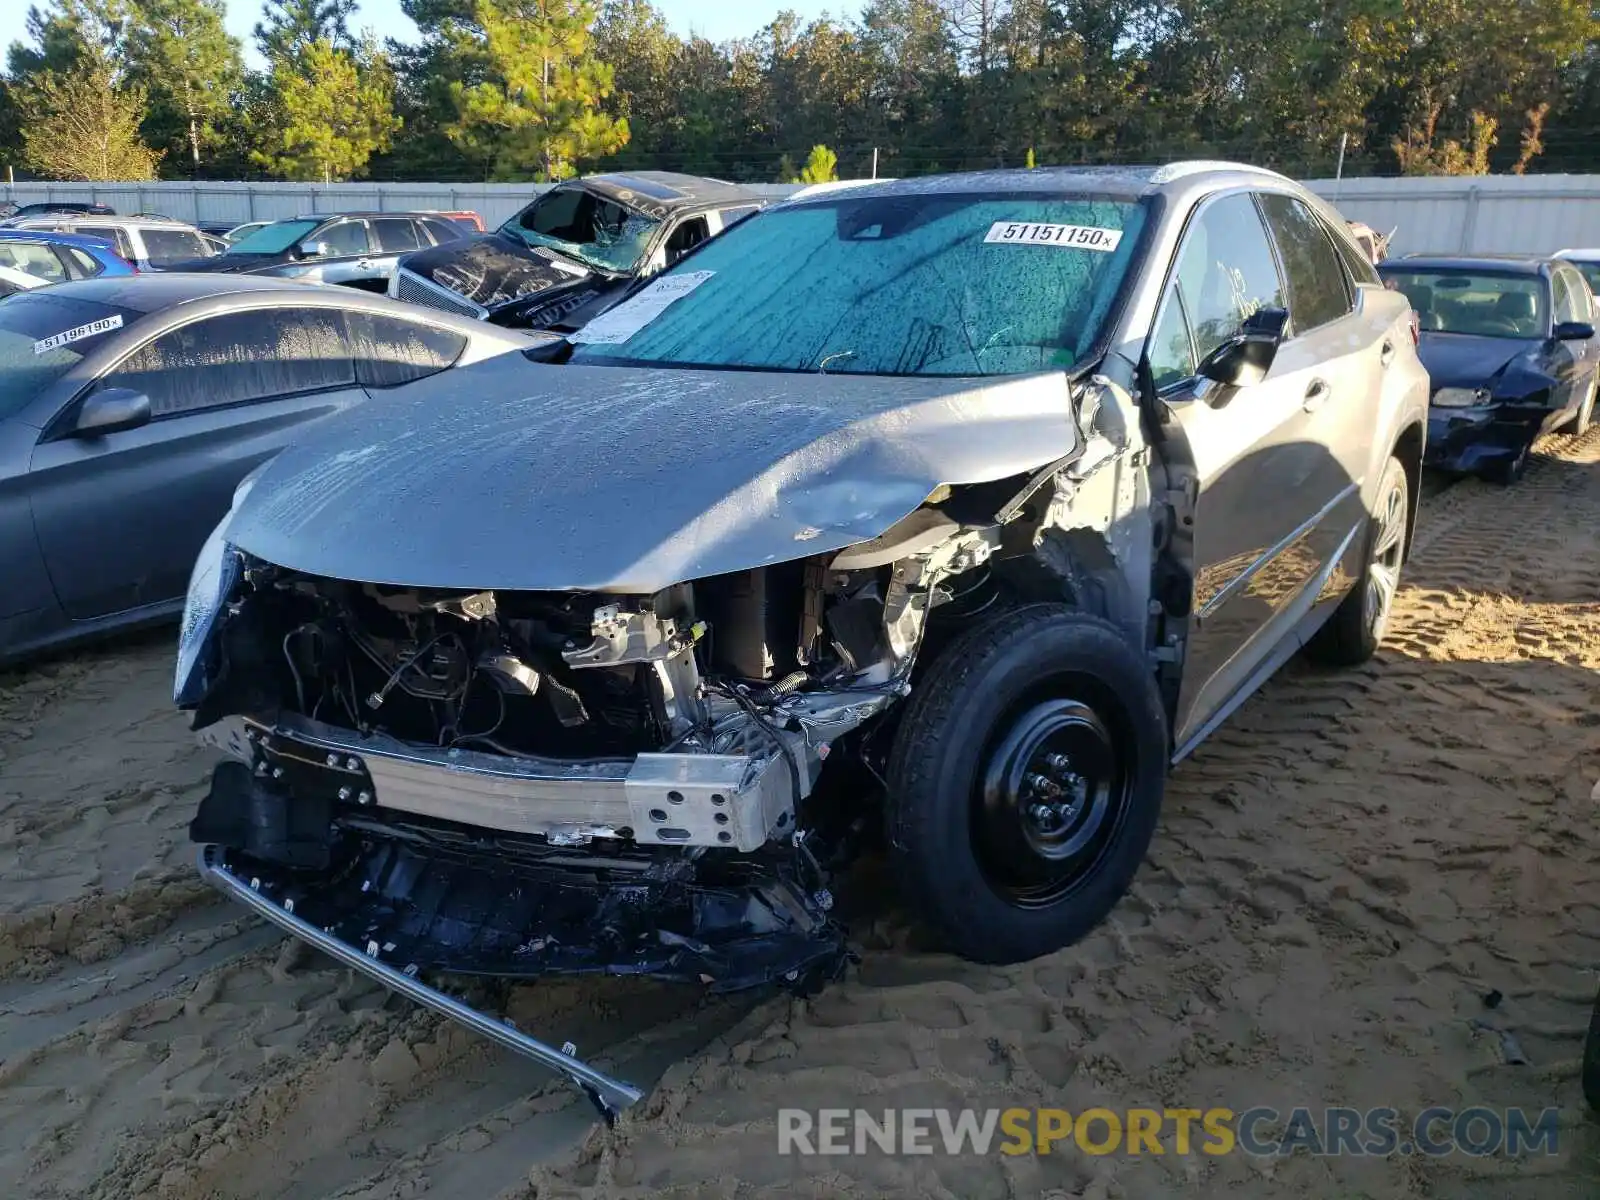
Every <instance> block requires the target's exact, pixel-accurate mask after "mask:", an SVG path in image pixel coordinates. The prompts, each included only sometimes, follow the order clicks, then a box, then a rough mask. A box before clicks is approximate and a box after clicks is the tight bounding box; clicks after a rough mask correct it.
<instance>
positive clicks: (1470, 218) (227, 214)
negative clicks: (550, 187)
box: [0, 175, 1600, 253]
mask: <svg viewBox="0 0 1600 1200" xmlns="http://www.w3.org/2000/svg"><path fill="white" fill-rule="evenodd" d="M1308 186H1309V187H1311V188H1312V189H1314V190H1315V191H1316V192H1318V193H1319V194H1320V195H1322V196H1325V197H1326V198H1327V199H1329V200H1331V201H1332V202H1333V203H1334V204H1335V205H1336V206H1337V207H1338V208H1339V210H1340V211H1341V212H1343V213H1344V214H1345V216H1347V217H1349V218H1350V219H1351V220H1356V221H1365V222H1367V224H1369V225H1371V226H1372V227H1373V228H1374V229H1377V230H1379V231H1380V232H1384V233H1387V232H1388V231H1389V230H1390V229H1394V228H1398V230H1399V232H1398V233H1397V234H1396V235H1395V239H1394V246H1393V248H1394V250H1395V251H1396V252H1397V253H1398V252H1407V251H1413V250H1433V251H1443V252H1450V253H1460V252H1463V251H1480V252H1488V253H1492V252H1511V253H1515V252H1544V253H1549V252H1551V251H1554V250H1559V249H1561V248H1562V247H1566V246H1600V176H1597V175H1525V176H1520V177H1519V176H1514V175H1494V176H1476V177H1463V178H1441V179H1423V178H1414V179H1345V180H1333V179H1317V180H1312V181H1310V182H1309V184H1308ZM544 187H545V185H542V184H535V183H335V184H310V183H145V184H135V183H97V184H74V183H19V184H14V185H11V186H5V185H0V198H3V199H15V200H17V201H19V202H21V203H23V204H31V203H34V202H37V201H44V200H79V201H85V200H95V201H101V202H103V203H105V204H109V205H111V207H113V208H115V209H116V210H117V211H118V212H122V213H133V212H159V213H164V214H166V215H167V216H172V217H177V218H179V219H180V220H185V221H205V222H219V223H223V222H225V223H229V224H237V223H240V222H243V221H260V220H275V219H278V218H282V217H292V216H296V215H298V214H300V213H309V212H337V211H341V210H343V211H348V210H351V209H370V210H377V211H391V212H394V211H405V210H414V209H430V208H431V209H466V208H469V209H473V210H474V211H476V212H478V213H480V214H482V216H483V219H484V220H485V221H486V222H488V223H489V224H490V225H491V226H493V225H497V224H499V223H500V222H501V221H503V220H505V219H506V218H507V217H509V216H511V214H512V213H514V212H516V211H517V210H518V209H519V208H521V207H522V206H523V205H524V204H526V203H527V202H528V201H529V200H530V199H531V198H532V197H534V196H536V195H538V193H539V192H541V191H543V190H544ZM757 190H760V191H764V192H767V193H769V194H771V195H774V196H782V195H787V194H789V193H790V192H792V191H794V190H795V189H794V188H793V187H792V186H790V185H784V184H764V185H757Z"/></svg>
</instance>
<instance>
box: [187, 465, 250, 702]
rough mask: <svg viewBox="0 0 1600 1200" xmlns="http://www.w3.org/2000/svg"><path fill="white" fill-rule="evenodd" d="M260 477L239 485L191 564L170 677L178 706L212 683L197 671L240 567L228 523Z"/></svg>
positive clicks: (236, 580) (196, 698)
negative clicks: (175, 655)
mask: <svg viewBox="0 0 1600 1200" xmlns="http://www.w3.org/2000/svg"><path fill="white" fill-rule="evenodd" d="M260 474H261V468H260V467H258V468H256V470H254V471H252V472H251V473H250V474H248V475H246V476H245V477H244V479H242V480H241V481H240V482H239V486H238V487H237V488H235V489H234V492H233V503H232V504H231V505H229V506H228V512H227V515H226V516H224V517H223V518H222V520H220V521H218V522H217V527H216V528H215V529H213V530H212V531H211V536H210V537H208V538H206V543H205V545H203V546H201V547H200V554H199V557H197V558H196V559H195V560H194V570H193V571H192V572H190V575H189V592H188V594H187V595H186V596H185V597H184V601H183V623H182V625H180V626H179V628H178V661H177V664H176V666H175V667H174V668H173V676H172V699H173V701H174V703H176V704H178V705H180V706H182V705H190V704H194V703H195V702H197V701H198V700H199V699H200V697H201V696H202V695H204V694H205V690H206V688H207V686H208V685H209V684H210V682H211V681H210V679H209V677H208V676H207V674H206V672H205V671H204V670H197V669H196V668H198V667H201V666H202V658H203V655H204V651H205V647H206V643H207V642H208V641H209V640H210V639H211V631H212V630H213V629H214V628H216V624H217V614H218V613H220V612H221V611H222V605H223V603H224V602H225V601H226V600H227V599H228V596H229V595H230V594H231V593H232V592H233V589H234V587H235V586H236V585H237V584H238V582H239V575H240V572H241V569H242V565H243V560H242V559H241V557H240V555H239V551H238V550H237V549H236V548H235V547H234V545H233V543H232V542H230V541H228V539H227V536H226V534H227V528H228V523H229V522H230V521H231V520H232V519H233V514H234V512H235V511H236V510H237V509H238V507H239V505H240V504H241V503H242V502H243V501H244V498H245V497H246V496H247V495H249V494H250V489H251V488H252V487H254V486H255V482H256V478H257V477H258V476H259V475H260Z"/></svg>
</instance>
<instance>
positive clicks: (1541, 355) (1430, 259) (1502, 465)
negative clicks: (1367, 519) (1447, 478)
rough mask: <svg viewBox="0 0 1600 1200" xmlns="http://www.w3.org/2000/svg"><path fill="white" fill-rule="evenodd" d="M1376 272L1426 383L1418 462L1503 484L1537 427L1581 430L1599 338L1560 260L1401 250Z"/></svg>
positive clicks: (1597, 365) (1588, 307) (1599, 375)
mask: <svg viewBox="0 0 1600 1200" xmlns="http://www.w3.org/2000/svg"><path fill="white" fill-rule="evenodd" d="M1378 270H1379V273H1380V274H1381V275H1382V276H1383V278H1384V281H1385V282H1386V283H1388V284H1389V286H1390V287H1395V288H1398V289H1399V290H1400V291H1402V292H1404V293H1405V294H1406V297H1407V299H1409V300H1410V301H1411V307H1412V308H1413V309H1414V310H1415V311H1416V314H1417V322H1418V328H1419V330H1420V335H1419V336H1420V344H1419V346H1418V353H1419V354H1420V355H1421V357H1422V365H1423V366H1425V367H1426V368H1427V369H1428V375H1429V376H1430V378H1431V379H1432V388H1433V394H1432V400H1431V404H1430V407H1429V410H1428V453H1427V461H1428V463H1429V465H1431V466H1435V467H1440V468H1442V469H1444V470H1448V471H1460V472H1470V473H1474V474H1479V475H1483V476H1486V477H1488V478H1491V479H1495V480H1498V481H1499V482H1501V483H1513V482H1515V481H1516V480H1517V479H1519V478H1520V477H1521V476H1522V473H1523V471H1524V470H1525V469H1526V468H1527V465H1528V454H1529V450H1530V448H1531V447H1532V445H1533V442H1534V439H1535V438H1537V437H1538V436H1539V435H1540V434H1542V433H1546V432H1548V431H1550V430H1552V429H1560V428H1563V427H1567V428H1570V429H1571V430H1572V431H1573V432H1574V433H1582V432H1584V431H1585V430H1587V429H1588V428H1589V422H1590V420H1591V419H1592V417H1593V415H1594V405H1595V388H1596V383H1597V380H1600V341H1597V339H1596V337H1595V325H1594V322H1595V299H1594V296H1593V294H1592V293H1591V292H1590V290H1589V285H1588V283H1587V282H1586V281H1585V280H1584V277H1583V275H1582V274H1580V273H1579V271H1578V270H1577V268H1576V267H1574V266H1573V265H1572V264H1570V263H1566V262H1561V261H1557V260H1555V259H1545V258H1534V257H1523V258H1512V257H1504V258H1499V257H1489V256H1480V257H1473V258H1454V257H1442V256H1437V257H1436V256H1431V255H1407V256H1406V257H1404V258H1400V259H1392V260H1390V261H1389V262H1386V263H1384V264H1383V265H1382V266H1381V267H1379V268H1378Z"/></svg>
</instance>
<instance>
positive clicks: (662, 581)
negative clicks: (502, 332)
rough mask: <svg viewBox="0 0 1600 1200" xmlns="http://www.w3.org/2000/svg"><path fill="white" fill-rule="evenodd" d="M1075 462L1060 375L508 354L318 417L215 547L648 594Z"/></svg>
mask: <svg viewBox="0 0 1600 1200" xmlns="http://www.w3.org/2000/svg"><path fill="white" fill-rule="evenodd" d="M1081 452H1082V438H1081V436H1080V434H1079V430H1078V425H1077V420H1076V414H1075V412H1074V408H1073V402H1072V395H1071V388H1070V385H1069V381H1068V379H1067V376H1066V375H1065V374H1063V373H1060V372H1051V373H1046V374H1036V375H1027V376H1013V377H1010V378H1006V379H995V380H982V379H918V378H884V377H872V376H848V375H818V374H805V375H800V374H778V373H762V372H752V371H691V370H659V369H658V370H647V369H642V368H630V367H587V366H551V365H536V364H530V363H528V362H526V361H525V360H523V359H522V358H521V357H520V356H518V355H505V356H502V357H499V358H496V359H492V360H490V361H488V362H485V363H482V364H479V365H476V366H472V367H466V368H461V369H457V370H454V371H446V372H443V373H442V374H439V375H435V376H434V377H432V378H431V379H428V380H425V381H423V382H420V383H416V384H412V385H410V386H409V387H405V388H402V389H400V390H398V391H396V392H392V393H387V394H379V395H376V396H374V397H373V399H372V400H370V401H369V402H368V403H366V404H362V405H358V406H356V407H355V408H353V409H350V410H347V411H346V412H344V413H341V414H339V415H337V416H335V417H333V418H331V419H329V420H328V421H326V422H324V423H323V424H322V425H320V426H319V427H318V429H317V431H316V432H315V433H313V434H312V435H311V436H310V437H309V438H307V439H306V440H304V441H301V442H297V443H294V444H292V445H291V446H290V447H289V448H288V449H286V450H284V451H283V452H282V454H280V455H279V456H278V457H277V458H276V459H275V460H274V461H273V462H272V463H271V464H270V465H269V466H268V467H267V468H266V469H265V470H264V471H263V472H262V473H261V474H260V475H259V476H257V477H256V480H255V483H254V486H253V487H251V488H250V490H249V491H248V492H247V493H246V494H245V495H244V496H243V497H242V498H241V502H240V503H239V505H238V506H237V508H236V509H235V511H234V513H233V514H232V516H231V518H230V520H229V527H228V531H227V538H228V540H229V541H230V542H232V543H234V544H235V545H237V546H239V547H240V548H241V549H243V550H245V551H246V552H248V553H250V554H252V555H255V556H256V557H258V558H262V559H265V560H266V561H267V562H271V563H276V564H277V565H279V566H282V567H288V568H292V569H294V570H298V571H303V572H306V573H308V574H313V575H320V576H326V577H332V578H336V579H350V580H359V581H363V582H369V583H387V584H400V585H409V586H413V587H431V588H449V589H466V590H479V589H506V590H524V591H557V590H582V591H608V592H618V593H630V594H649V593H653V592H656V591H658V590H660V589H661V588H664V587H667V586H668V585H670V584H673V583H678V582H682V581H684V580H688V579H696V578H702V577H704V576H708V575H720V574H724V573H726V572H730V571H737V570H744V569H748V568H751V567H755V566H759V565H762V564H765V563H773V562H781V561H786V560H791V559H796V558H802V557H805V556H808V555H812V554H819V553H825V552H828V551H832V550H837V549H842V548H843V547H845V546H850V545H854V544H855V543H857V542H862V541H866V540H868V539H869V538H873V537H876V536H877V535H878V534H880V533H882V532H884V531H885V530H886V529H888V528H889V526H891V525H893V524H894V523H895V522H896V521H898V520H899V519H901V518H902V517H904V516H906V515H907V514H908V513H910V512H911V511H912V510H914V509H915V508H917V506H918V505H920V504H921V503H922V502H923V501H924V500H925V499H927V497H928V494H929V493H930V492H932V491H933V490H934V489H935V488H936V487H938V486H939V485H940V484H962V483H980V482H985V481H989V480H996V479H1004V478H1008V477H1010V476H1014V475H1019V474H1022V473H1024V472H1028V471H1031V470H1033V469H1035V468H1038V467H1040V466H1042V465H1044V464H1046V463H1049V462H1051V461H1054V460H1057V459H1064V458H1067V457H1070V456H1072V455H1073V454H1074V453H1081Z"/></svg>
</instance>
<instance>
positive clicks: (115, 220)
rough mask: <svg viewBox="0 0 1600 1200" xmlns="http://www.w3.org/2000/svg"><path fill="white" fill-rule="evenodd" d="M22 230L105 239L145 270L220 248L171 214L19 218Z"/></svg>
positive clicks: (207, 254) (208, 253)
mask: <svg viewBox="0 0 1600 1200" xmlns="http://www.w3.org/2000/svg"><path fill="white" fill-rule="evenodd" d="M15 227H16V228H18V229H53V230H56V231H58V232H60V233H78V234H82V235H83V236H85V237H97V238H104V239H105V240H106V241H108V242H110V243H111V244H112V245H113V246H115V247H116V251H117V253H118V254H120V255H122V257H123V258H125V259H127V260H128V261H129V262H131V263H132V264H133V265H134V266H136V267H138V268H139V269H140V270H141V271H151V270H154V271H160V270H164V269H166V268H169V267H171V266H173V265H174V264H176V263H181V262H188V261H191V260H193V259H196V258H211V257H213V256H214V255H215V254H216V253H217V251H216V249H215V247H214V246H213V245H212V244H211V242H210V240H209V239H207V237H206V235H205V234H203V233H201V232H200V231H199V230H198V229H196V228H195V227H194V226H193V225H185V224H184V223H183V222H182V221H174V220H172V219H171V218H169V217H138V216H135V217H89V216H84V217H78V216H71V215H68V214H57V215H55V216H42V217H33V218H30V219H29V220H25V221H18V222H16V225H15Z"/></svg>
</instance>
